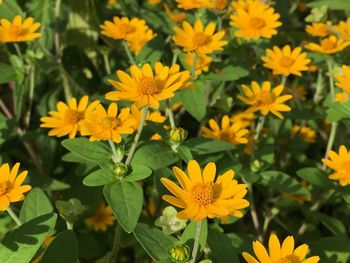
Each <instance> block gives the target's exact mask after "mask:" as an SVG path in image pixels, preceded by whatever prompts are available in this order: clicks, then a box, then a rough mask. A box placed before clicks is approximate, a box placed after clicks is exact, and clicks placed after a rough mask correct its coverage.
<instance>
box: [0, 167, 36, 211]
mask: <svg viewBox="0 0 350 263" xmlns="http://www.w3.org/2000/svg"><path fill="white" fill-rule="evenodd" d="M19 165H20V164H19V163H16V164H15V165H14V166H13V167H12V168H11V169H10V166H9V165H8V164H7V163H5V164H3V165H1V167H0V211H5V210H6V209H7V208H9V206H10V203H14V202H18V201H22V200H24V198H25V196H24V193H26V192H28V191H29V190H30V189H32V187H31V186H30V185H22V183H23V182H24V180H25V179H26V177H27V174H28V171H23V172H21V173H20V174H18V170H19ZM17 174H18V175H17Z"/></svg>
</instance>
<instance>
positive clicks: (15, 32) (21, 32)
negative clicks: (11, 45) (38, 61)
mask: <svg viewBox="0 0 350 263" xmlns="http://www.w3.org/2000/svg"><path fill="white" fill-rule="evenodd" d="M22 20H23V19H22V17H21V16H15V17H14V19H13V20H12V22H11V21H9V20H7V19H5V18H3V19H1V20H0V24H1V25H0V42H24V41H31V40H34V39H36V38H39V37H40V36H41V33H37V32H35V31H37V30H38V28H39V27H40V23H38V22H36V23H33V22H34V19H33V17H28V18H26V19H25V20H24V21H22Z"/></svg>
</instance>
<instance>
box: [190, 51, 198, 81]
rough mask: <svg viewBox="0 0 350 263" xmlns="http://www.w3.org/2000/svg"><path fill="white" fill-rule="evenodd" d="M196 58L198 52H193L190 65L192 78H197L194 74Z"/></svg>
mask: <svg viewBox="0 0 350 263" xmlns="http://www.w3.org/2000/svg"><path fill="white" fill-rule="evenodd" d="M197 59H198V54H197V53H196V52H193V59H192V67H191V73H192V76H193V79H196V78H197V75H196V64H197Z"/></svg>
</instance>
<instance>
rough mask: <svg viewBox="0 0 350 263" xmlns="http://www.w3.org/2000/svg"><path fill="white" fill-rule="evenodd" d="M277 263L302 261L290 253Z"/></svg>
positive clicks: (297, 262) (298, 262)
mask: <svg viewBox="0 0 350 263" xmlns="http://www.w3.org/2000/svg"><path fill="white" fill-rule="evenodd" d="M276 263H301V262H300V260H299V259H298V258H297V257H296V256H294V255H289V256H286V257H284V258H281V259H279V260H278V261H277V262H276Z"/></svg>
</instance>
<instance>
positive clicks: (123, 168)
mask: <svg viewBox="0 0 350 263" xmlns="http://www.w3.org/2000/svg"><path fill="white" fill-rule="evenodd" d="M128 170H129V168H128V166H127V165H126V164H123V163H116V164H115V165H114V176H115V177H117V178H122V177H124V176H125V175H126V174H127V172H128Z"/></svg>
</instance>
